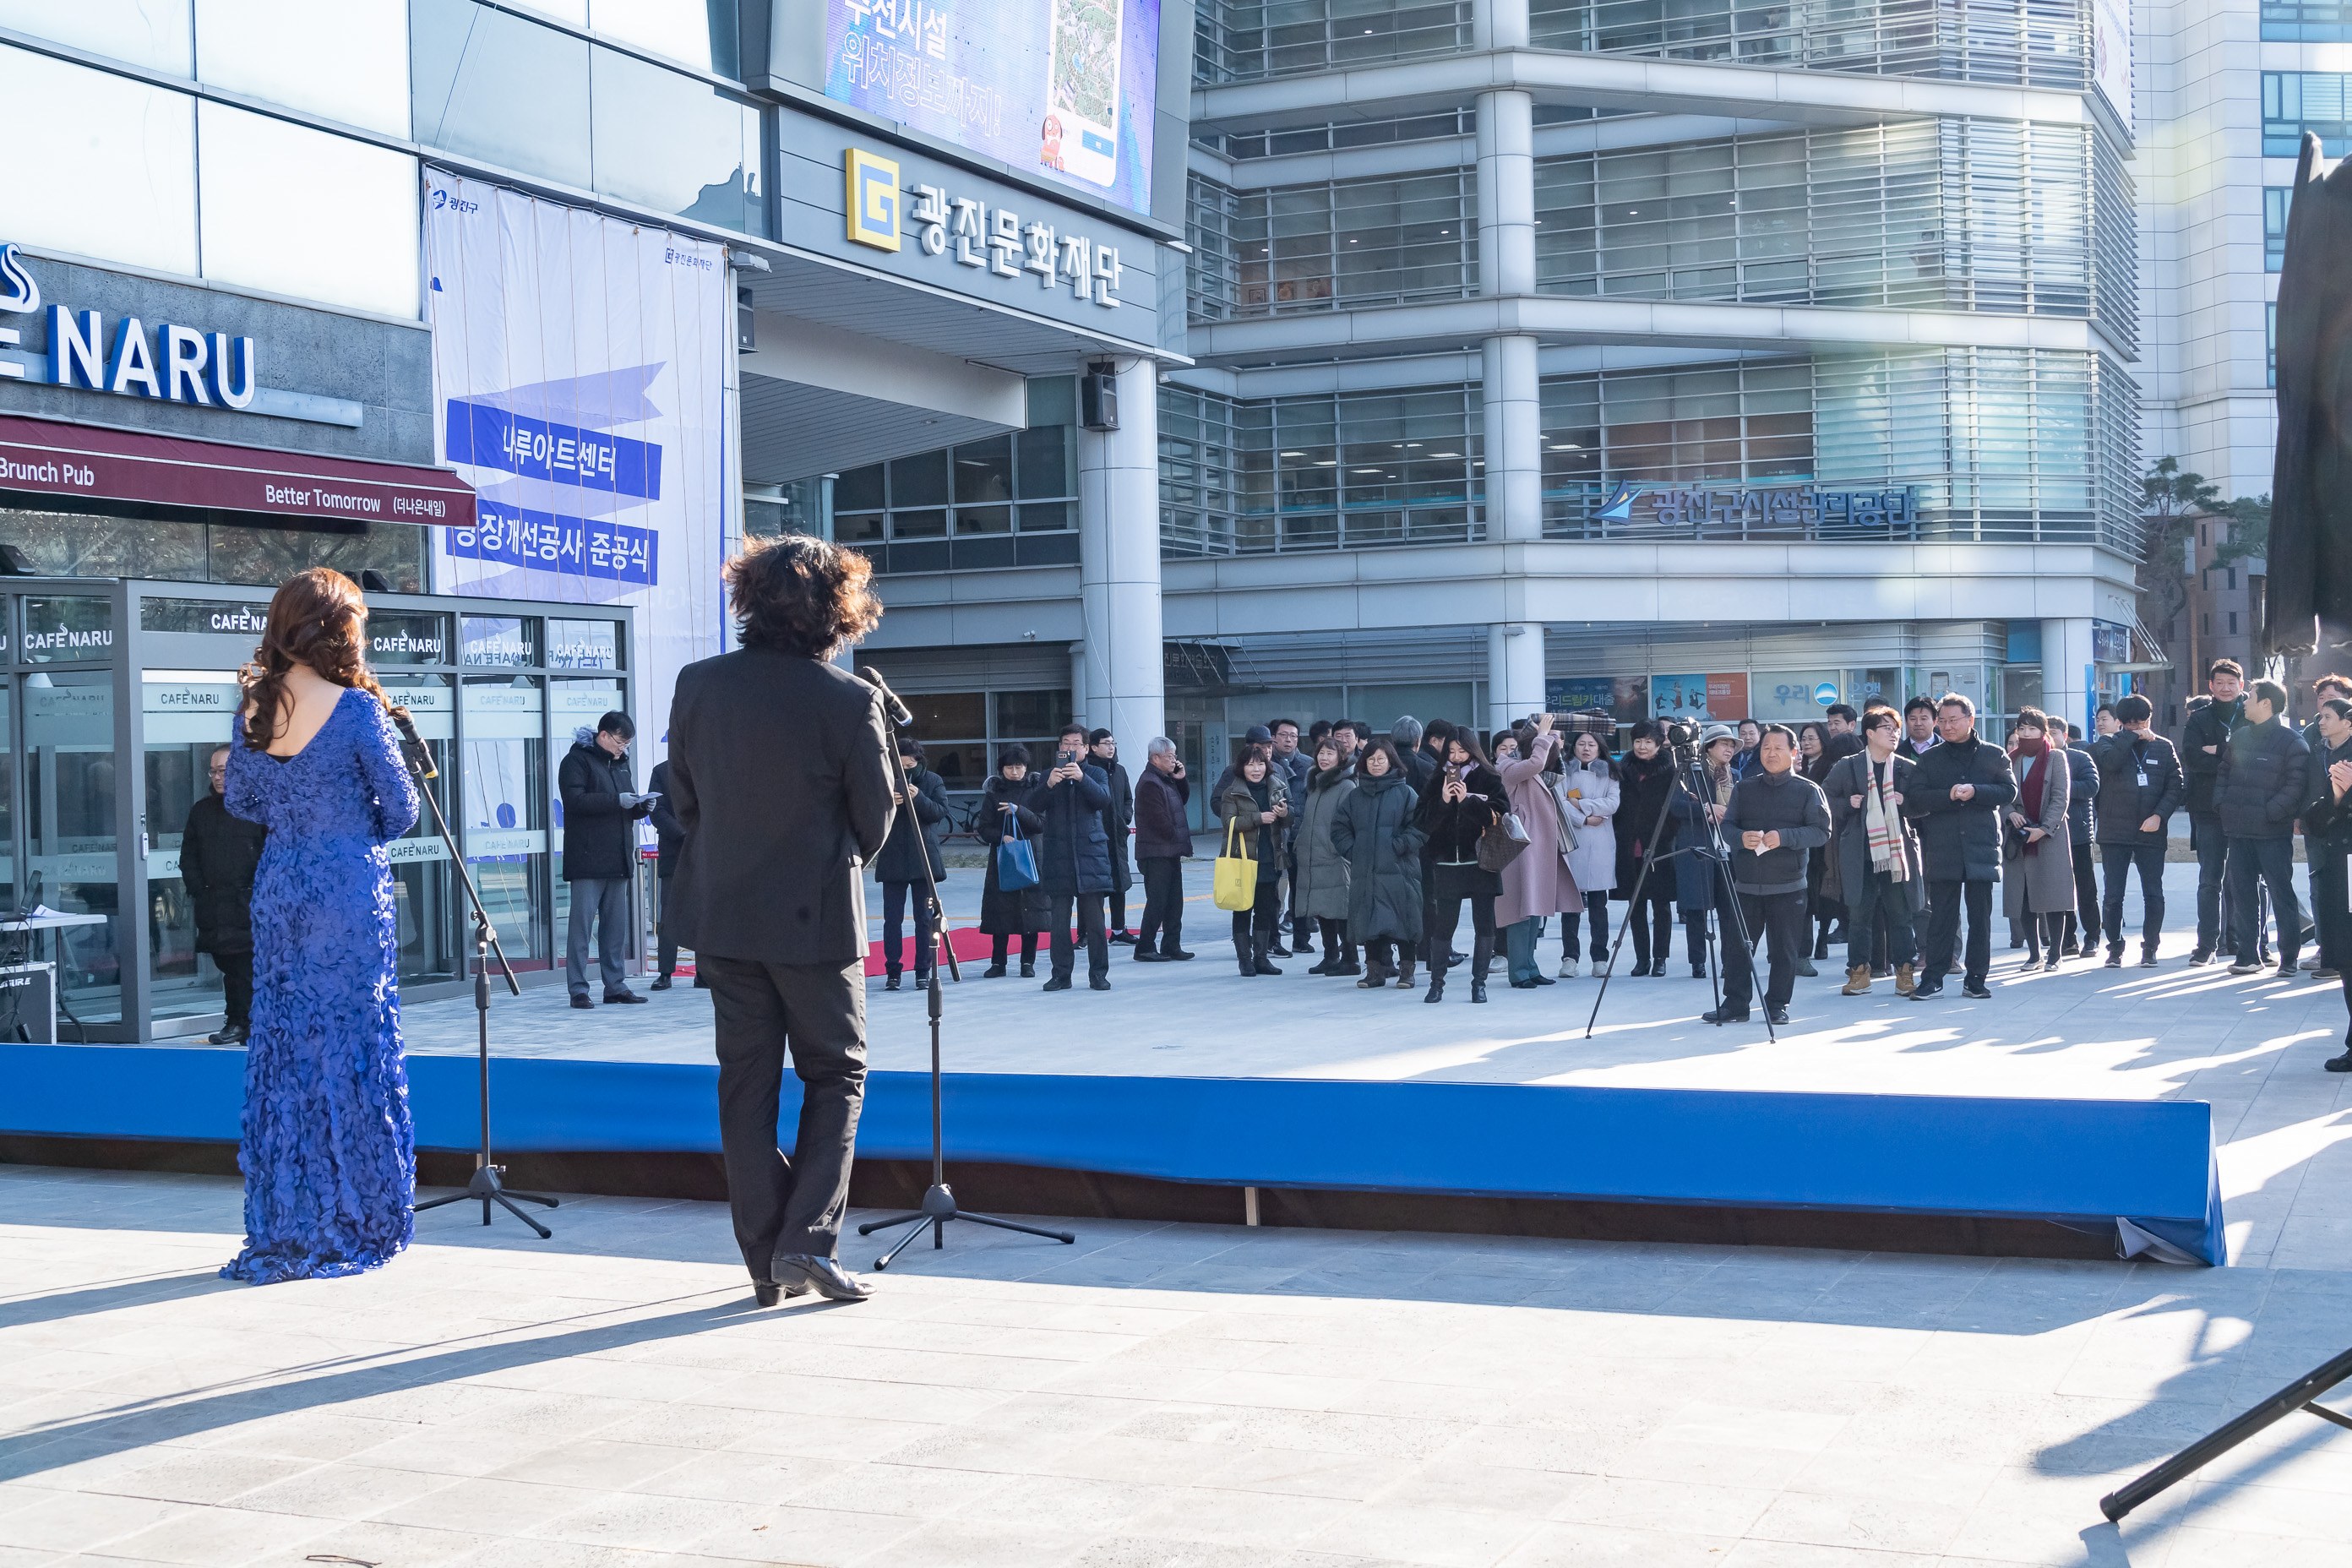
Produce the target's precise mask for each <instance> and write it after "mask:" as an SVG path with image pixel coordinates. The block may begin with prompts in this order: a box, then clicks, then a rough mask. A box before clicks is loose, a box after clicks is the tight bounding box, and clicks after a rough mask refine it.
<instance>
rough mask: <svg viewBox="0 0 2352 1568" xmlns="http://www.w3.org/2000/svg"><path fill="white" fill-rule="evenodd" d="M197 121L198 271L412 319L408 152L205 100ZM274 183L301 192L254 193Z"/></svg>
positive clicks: (412, 195)
mask: <svg viewBox="0 0 2352 1568" xmlns="http://www.w3.org/2000/svg"><path fill="white" fill-rule="evenodd" d="M196 119H197V123H198V126H199V128H200V129H201V131H202V132H203V134H204V143H205V156H204V162H203V164H202V165H201V167H200V168H199V170H198V174H199V175H200V178H201V181H202V184H203V190H204V223H203V228H204V241H205V277H206V278H210V279H217V280H219V281H221V282H224V283H239V284H243V285H245V286H246V287H247V288H252V289H268V290H269V291H270V292H272V293H276V294H291V295H294V296H296V297H297V298H299V299H307V300H326V301H328V302H330V303H331V304H337V305H349V306H351V307H352V308H354V309H356V310H374V311H376V312H378V313H380V314H383V315H386V316H408V317H414V316H415V314H416V309H417V304H416V301H417V290H416V268H417V265H418V262H417V254H416V199H417V198H416V160H415V158H412V157H410V156H409V155H408V154H406V153H394V152H393V151H391V150H390V149H388V148H383V147H376V146H372V145H370V144H369V143H367V142H360V141H356V140H354V139H353V138H352V137H349V136H337V135H334V134H332V133H331V132H325V131H313V130H311V129H310V127H308V126H306V125H296V124H293V123H292V122H290V121H284V120H278V119H276V118H273V117H272V116H269V115H267V114H255V113H252V112H251V111H249V110H243V109H232V108H230V107H229V106H228V105H226V104H225V103H215V102H212V101H210V100H206V101H205V102H204V103H203V104H201V105H199V106H198V108H197V111H196ZM271 190H277V191H286V192H289V193H290V192H296V191H299V192H300V193H301V197H300V199H299V201H294V200H289V201H283V202H278V201H268V200H256V199H254V193H256V192H259V191H271Z"/></svg>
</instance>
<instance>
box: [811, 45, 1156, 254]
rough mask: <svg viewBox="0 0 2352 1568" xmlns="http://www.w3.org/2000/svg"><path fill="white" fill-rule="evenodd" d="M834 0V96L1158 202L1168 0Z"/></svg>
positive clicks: (1044, 172) (1097, 188) (1044, 171)
mask: <svg viewBox="0 0 2352 1568" xmlns="http://www.w3.org/2000/svg"><path fill="white" fill-rule="evenodd" d="M826 6H827V15H826V21H825V53H824V67H825V74H824V92H825V96H826V97H828V98H832V99H835V100H839V101H840V102H843V103H846V104H851V105H854V106H856V108H859V109H863V110H867V111H869V112H871V113H875V114H879V115H883V116H885V117H887V118H888V119H890V120H895V121H898V122H900V123H901V124H904V125H908V126H910V127H912V128H913V129H915V130H917V131H921V132H926V133H928V134H929V135H932V136H937V137H939V138H940V139H941V140H943V141H948V142H954V143H955V144H956V145H958V146H960V147H963V148H966V149H968V150H970V151H971V152H974V153H983V154H986V155H987V156H989V157H992V158H998V159H1002V160H1003V162H1004V163H1008V164H1010V165H1011V166H1012V167H1013V168H1014V169H1016V170H1022V171H1025V172H1030V173H1034V174H1036V175H1038V176H1039V177H1041V178H1043V179H1045V180H1049V181H1052V182H1055V183H1057V184H1066V185H1068V186H1070V187H1071V188H1072V189H1074V190H1080V191H1085V192H1087V194H1089V195H1096V196H1100V197H1104V198H1106V199H1108V200H1109V201H1112V202H1116V203H1117V204H1118V205H1120V206H1123V207H1126V208H1128V209H1129V210H1130V211H1134V212H1139V213H1149V212H1150V210H1151V141H1152V116H1153V109H1154V103H1155V98H1154V95H1155V93H1156V91H1157V89H1158V69H1159V55H1160V0H1011V3H1008V0H826Z"/></svg>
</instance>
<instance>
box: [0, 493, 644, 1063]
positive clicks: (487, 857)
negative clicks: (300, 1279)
mask: <svg viewBox="0 0 2352 1568" xmlns="http://www.w3.org/2000/svg"><path fill="white" fill-rule="evenodd" d="M418 532H420V533H421V532H422V530H418ZM272 591H273V590H272V589H270V588H268V587H247V586H240V585H236V584H229V583H221V582H215V583H203V582H162V581H152V580H142V579H140V578H136V577H100V578H91V577H82V578H66V577H56V578H49V577H14V578H8V579H5V586H0V614H5V621H0V641H5V650H0V651H5V655H6V658H5V665H6V676H5V685H0V907H5V908H8V909H17V908H26V909H29V908H32V907H34V906H36V905H45V906H47V908H49V909H51V910H57V911H58V912H59V913H63V914H68V915H80V916H95V917H98V919H97V920H96V921H93V922H92V923H88V924H83V925H78V926H74V927H70V928H67V929H64V930H61V931H55V932H51V933H47V934H44V935H42V936H40V937H37V938H36V939H34V940H33V941H32V942H30V943H27V944H26V945H27V946H29V947H30V948H31V949H32V951H31V952H29V953H28V954H27V956H29V957H31V958H32V959H34V960H36V961H38V962H44V963H55V964H56V966H57V982H58V1001H59V1018H58V1028H59V1034H60V1037H61V1038H66V1039H75V1038H82V1039H89V1040H96V1041H128V1040H138V1039H153V1038H162V1037H174V1036H184V1035H191V1034H202V1033H204V1032H205V1031H207V1030H210V1029H213V1028H216V1027H218V1026H219V1021H220V1017H221V980H220V972H219V971H218V970H217V969H216V968H215V967H214V965H213V963H212V960H211V959H210V958H209V957H208V956H206V955H205V954H203V953H199V952H196V950H195V943H196V930H195V918H194V910H193V907H192V905H191V901H190V900H189V898H188V895H187V892H186V890H185V888H184V884H183V883H182V881H181V879H180V865H179V862H180V848H181V835H182V831H183V829H184V826H185V825H186V822H187V819H188V812H189V808H190V807H192V806H193V805H194V804H195V803H196V802H197V801H198V800H200V799H202V798H203V797H204V796H205V795H206V794H207V793H209V790H210V787H211V786H210V784H209V782H208V780H207V769H208V763H209V760H210V758H211V756H212V754H213V753H214V752H216V751H218V750H220V749H221V748H222V747H224V746H226V745H227V744H228V743H229V739H230V734H231V720H232V716H233V715H234V714H235V713H236V710H237V708H238V706H239V705H240V703H241V702H242V700H243V689H242V688H241V687H240V686H239V684H238V681H237V670H238V668H239V666H240V665H242V664H243V663H244V662H245V661H246V660H247V659H248V658H251V657H252V654H253V650H254V647H255V646H256V644H257V641H258V639H259V637H260V636H261V634H262V632H263V630H264V629H265V628H266V627H267V626H268V605H269V598H270V595H271V592H272ZM368 603H369V608H370V612H371V614H370V616H369V621H368V635H369V640H370V644H371V646H370V649H369V654H368V658H369V661H370V663H371V664H372V665H373V668H374V669H375V671H376V674H377V677H378V679H379V680H381V682H382V683H383V689H384V691H385V693H386V695H388V696H389V697H391V698H392V699H393V700H394V701H395V702H398V703H401V704H402V705H404V706H405V707H406V708H407V709H408V710H409V712H410V714H411V715H412V716H413V718H414V720H415V725H416V730H417V733H418V734H419V736H420V737H421V738H422V739H423V740H424V741H425V744H426V746H427V747H428V748H429V749H430V750H431V752H432V753H433V757H434V764H435V766H436V769H437V770H438V772H439V774H440V776H439V778H438V779H436V781H434V788H435V789H436V792H437V798H438V799H439V801H440V803H441V805H442V808H443V810H444V811H445V812H446V813H447V814H448V816H449V823H450V827H451V829H452V831H453V833H454V834H456V835H457V839H458V843H459V846H460V847H461V849H462V851H463V853H464V854H465V857H466V860H467V869H468V871H469V872H470V873H471V874H472V875H473V877H474V879H475V881H476V885H477V886H478V888H479V889H481V892H482V896H483V900H484V902H485V903H486V904H487V905H488V908H489V909H490V911H491V914H492V918H493V920H494V921H496V922H497V925H498V928H499V939H500V941H501V942H503V944H504V945H505V948H506V952H507V957H508V959H509V962H511V963H513V964H514V965H515V967H516V968H517V969H518V970H526V971H527V970H534V969H537V970H544V969H547V968H549V967H550V966H551V963H553V962H556V960H555V959H554V958H553V955H554V954H555V952H556V939H555V931H556V930H557V929H558V927H559V926H560V924H561V922H562V920H563V919H564V915H565V911H566V906H565V900H564V897H563V894H564V883H563V882H562V856H561V855H560V854H556V853H551V828H560V827H561V826H562V804H561V802H560V801H559V800H557V799H556V798H555V795H554V779H553V773H552V771H551V764H550V759H551V757H560V756H561V755H562V752H563V750H564V749H566V748H568V747H569V746H570V745H571V744H572V738H573V733H574V731H575V730H576V729H577V728H578V727H579V726H580V725H583V724H586V725H589V726H592V727H593V724H594V722H595V720H596V718H597V716H598V715H599V714H602V713H603V712H604V711H606V710H613V709H617V710H621V711H624V712H627V711H631V710H634V708H635V700H634V695H633V692H632V689H631V684H630V674H629V672H628V671H627V670H626V669H625V668H622V666H623V663H624V660H625V650H626V649H627V648H628V647H629V646H630V641H629V637H630V619H629V616H630V612H629V611H628V610H627V609H626V608H625V607H620V608H613V609H596V610H591V609H587V608H584V607H583V608H579V609H572V610H564V611H561V612H555V613H551V611H552V607H551V606H549V605H537V604H520V603H508V602H505V601H499V600H485V599H470V598H469V599H452V598H436V597H429V596H426V595H418V594H414V593H393V592H371V593H370V594H369V595H368ZM388 854H389V857H390V859H391V861H392V868H393V897H394V908H395V916H396V921H397V931H398V939H399V944H400V958H399V973H400V980H401V985H402V991H403V994H404V996H406V997H408V998H409V999H411V1000H421V999H429V998H430V997H432V996H435V995H436V994H443V992H442V989H441V988H442V987H445V986H446V987H447V988H449V990H450V992H452V993H454V992H455V991H456V990H457V988H459V987H460V985H461V984H462V982H461V981H460V979H459V976H460V974H461V973H462V967H463V955H464V954H466V953H467V952H470V951H471V945H470V938H469V937H468V935H467V919H466V916H465V911H464V910H463V909H462V908H461V907H460V906H461V904H462V901H463V900H462V898H461V897H460V895H459V894H458V893H457V889H456V887H455V884H454V879H453V878H452V877H451V874H450V867H449V864H448V854H447V850H446V847H444V845H443V843H442V840H441V838H440V836H439V834H438V833H437V832H436V828H435V826H434V820H433V816H432V814H431V812H430V811H429V810H427V811H425V812H422V813H420V815H419V817H418V820H417V823H416V825H415V826H414V827H413V828H411V829H410V831H409V832H408V833H407V834H406V835H405V836H404V837H401V838H400V839H398V840H395V841H394V843H393V844H392V845H391V846H390V847H389V849H388ZM13 941H14V942H24V939H22V938H17V939H13ZM632 947H633V949H634V947H635V942H634V940H633V942H632ZM11 957H12V961H13V954H12V955H11Z"/></svg>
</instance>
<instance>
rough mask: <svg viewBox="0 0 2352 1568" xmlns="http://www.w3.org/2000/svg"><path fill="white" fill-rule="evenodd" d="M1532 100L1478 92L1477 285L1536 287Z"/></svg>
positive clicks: (1502, 291) (1512, 289) (1526, 290)
mask: <svg viewBox="0 0 2352 1568" xmlns="http://www.w3.org/2000/svg"><path fill="white" fill-rule="evenodd" d="M1535 149H1536V128H1535V100H1534V98H1533V97H1531V96H1530V95H1529V94H1527V93H1524V92H1482V93H1480V94H1479V95H1478V291H1479V292H1480V293H1481V294H1484V295H1486V297H1487V298H1489V299H1492V298H1494V297H1496V296H1497V295H1514V294H1532V293H1534V292H1535V289H1536V159H1535Z"/></svg>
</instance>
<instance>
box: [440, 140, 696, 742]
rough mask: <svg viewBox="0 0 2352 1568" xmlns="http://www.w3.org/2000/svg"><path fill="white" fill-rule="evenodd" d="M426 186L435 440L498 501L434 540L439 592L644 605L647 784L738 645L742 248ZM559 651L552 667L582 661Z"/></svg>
mask: <svg viewBox="0 0 2352 1568" xmlns="http://www.w3.org/2000/svg"><path fill="white" fill-rule="evenodd" d="M425 261H426V270H427V275H428V276H429V278H430V279H431V283H430V285H429V287H428V289H427V290H426V293H425V300H426V310H427V319H428V320H429V321H431V322H432V326H433V383H434V402H435V414H436V442H437V444H438V447H439V448H440V451H441V455H442V457H443V458H444V459H445V460H446V461H447V462H450V463H453V464H455V465H456V466H457V469H458V471H459V472H460V473H462V474H463V475H464V476H465V477H466V479H467V480H468V481H469V482H470V483H471V484H472V485H473V486H474V488H475V489H476V490H477V491H478V492H479V494H480V497H481V500H480V506H479V510H478V518H477V520H476V523H475V526H474V527H472V528H470V529H462V530H460V529H451V530H446V531H443V537H442V538H441V539H440V540H439V541H438V542H436V551H435V554H434V562H435V566H434V582H435V585H436V589H437V591H439V592H441V593H445V594H464V595H482V596H488V597H494V598H507V599H533V600H544V601H549V602H551V604H574V605H633V606H635V610H636V646H635V647H634V648H632V649H631V650H630V657H629V659H628V664H629V667H630V670H631V672H632V673H633V674H634V675H635V678H636V680H637V701H636V718H637V727H638V739H639V746H638V754H639V757H640V758H641V761H640V763H639V764H638V765H639V770H640V771H639V773H638V774H637V777H638V780H639V782H640V783H641V784H642V783H643V781H644V780H645V778H646V775H647V774H649V773H651V771H652V767H653V764H654V763H656V762H658V761H660V760H661V758H662V756H663V755H664V754H666V752H667V733H668V721H669V700H670V693H671V691H672V690H673V689H674V688H675V687H676V685H677V672H678V668H679V667H680V666H683V665H686V664H690V663H692V662H693V661H694V660H696V659H698V658H709V656H711V655H712V654H715V653H718V652H719V650H720V646H721V637H722V635H723V632H724V625H723V621H722V616H723V615H724V613H725V605H724V601H723V597H722V592H721V588H720V584H719V569H720V566H721V564H722V563H723V562H724V559H725V556H724V542H723V534H724V531H725V519H726V515H727V507H726V496H727V494H728V487H729V486H730V484H731V483H733V482H734V465H735V454H734V452H733V449H732V443H730V441H728V440H727V439H726V430H725V410H726V406H727V403H726V388H725V376H726V363H727V356H728V355H729V354H730V353H732V352H733V342H732V333H731V329H732V308H731V301H730V298H729V292H728V284H727V259H726V252H725V250H724V248H723V247H720V246H718V245H715V244H712V243H709V241H706V240H699V239H690V238H687V237H683V236H680V235H677V234H673V233H670V232H669V231H667V230H666V229H661V228H656V227H650V226H646V225H642V224H635V223H630V222H627V221H626V220H624V219H620V218H611V217H605V216H601V215H599V214H596V213H592V212H583V211H581V210H579V209H577V208H573V207H567V206H563V205H559V204H557V203H554V202H547V201H541V200H539V199H538V198H536V197H533V196H529V195H523V194H522V193H520V192H519V191H511V190H508V189H505V188H504V187H502V186H499V185H493V184H485V183H483V182H481V181H478V180H467V179H460V178H458V177H457V176H456V175H454V174H445V173H442V172H441V171H439V170H433V169H428V170H426V171H425ZM558 613H560V612H558ZM548 640H549V643H550V647H549V648H548V651H547V661H548V662H549V663H550V664H551V665H561V664H564V663H568V662H573V660H572V658H571V653H570V650H568V649H567V648H566V647H563V646H561V645H562V639H561V638H559V637H554V636H551V637H549V639H548ZM607 651H609V650H607ZM578 653H579V655H580V657H579V658H578V659H577V661H576V662H577V663H578V665H579V666H580V667H582V668H610V664H609V661H608V660H607V659H606V658H600V657H598V654H597V652H596V650H593V649H591V648H588V647H584V646H583V647H582V648H581V649H579V650H578ZM589 722H590V723H592V724H593V716H591V718H590V720H589ZM565 743H566V737H565V736H564V735H562V734H559V735H558V736H557V737H556V746H557V749H558V751H559V752H560V751H561V749H562V746H563V745H564V744H565ZM550 761H551V764H552V759H551V760H550ZM551 771H552V768H551Z"/></svg>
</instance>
